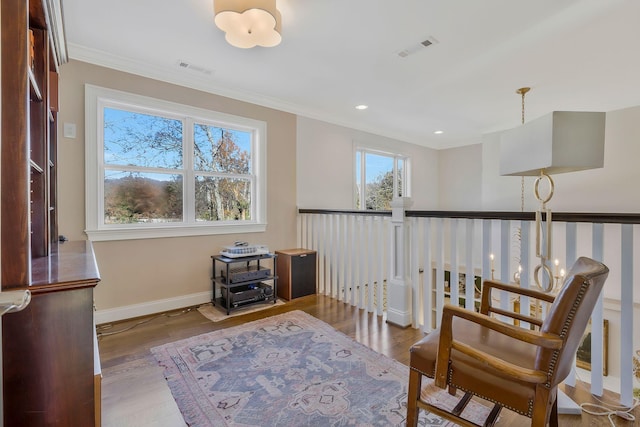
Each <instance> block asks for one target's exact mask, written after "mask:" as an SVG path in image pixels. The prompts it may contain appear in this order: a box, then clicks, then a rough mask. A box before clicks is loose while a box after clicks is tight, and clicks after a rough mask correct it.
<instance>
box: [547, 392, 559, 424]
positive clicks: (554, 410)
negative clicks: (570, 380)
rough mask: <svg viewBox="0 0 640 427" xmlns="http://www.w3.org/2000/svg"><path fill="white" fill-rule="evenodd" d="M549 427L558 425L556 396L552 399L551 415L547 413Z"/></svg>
mask: <svg viewBox="0 0 640 427" xmlns="http://www.w3.org/2000/svg"><path fill="white" fill-rule="evenodd" d="M549 427H558V397H557V396H556V400H554V401H553V407H552V408H551V415H549Z"/></svg>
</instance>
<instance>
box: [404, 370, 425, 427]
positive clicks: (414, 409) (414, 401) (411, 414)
mask: <svg viewBox="0 0 640 427" xmlns="http://www.w3.org/2000/svg"><path fill="white" fill-rule="evenodd" d="M421 388H422V374H421V373H420V372H417V371H414V370H413V369H409V390H408V396H407V427H416V426H417V425H418V415H419V409H418V399H419V398H420V389H421Z"/></svg>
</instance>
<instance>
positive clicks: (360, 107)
mask: <svg viewBox="0 0 640 427" xmlns="http://www.w3.org/2000/svg"><path fill="white" fill-rule="evenodd" d="M367 108H369V106H368V105H364V104H360V105H356V110H366V109H367Z"/></svg>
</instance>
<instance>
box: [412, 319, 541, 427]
mask: <svg viewBox="0 0 640 427" xmlns="http://www.w3.org/2000/svg"><path fill="white" fill-rule="evenodd" d="M453 336H454V337H455V339H456V341H460V342H463V343H465V344H467V345H469V346H471V347H473V348H475V349H476V350H480V351H482V352H485V353H487V354H490V355H492V356H495V357H499V358H500V359H503V360H504V361H506V362H509V363H513V364H514V365H518V366H521V367H525V368H529V369H534V364H535V358H536V346H534V345H531V344H528V343H524V342H522V341H519V340H516V339H513V338H511V337H509V336H507V335H503V334H500V333H498V332H496V331H493V330H490V329H488V328H485V327H483V326H480V325H478V324H475V323H473V322H469V321H467V320H465V319H460V318H454V319H453ZM439 340H440V330H439V329H436V330H435V331H433V332H431V333H429V334H428V335H427V336H425V337H424V338H423V339H422V340H420V341H418V342H417V343H415V344H414V345H413V346H412V347H411V350H410V351H411V358H410V367H411V369H413V370H415V371H418V372H420V373H422V374H423V375H425V376H427V377H429V378H434V376H435V366H436V359H437V351H438V343H439ZM448 375H449V380H448V384H450V385H451V386H453V387H456V388H459V389H461V390H463V391H465V392H467V391H469V392H472V393H473V394H475V395H478V396H480V397H482V398H485V399H487V400H489V401H492V402H500V404H501V405H502V406H504V407H507V408H509V409H511V410H514V411H516V412H519V413H521V414H523V415H526V416H529V417H531V411H532V407H533V400H534V398H535V390H534V388H533V387H531V384H527V383H519V382H517V381H514V379H513V378H510V379H507V378H505V374H504V373H501V372H500V371H498V370H496V369H493V368H491V367H490V366H489V365H487V364H485V363H482V362H480V361H478V360H476V359H474V358H472V357H469V356H467V355H464V354H462V353H461V352H459V351H457V350H455V349H454V350H452V352H451V364H450V366H449V372H448Z"/></svg>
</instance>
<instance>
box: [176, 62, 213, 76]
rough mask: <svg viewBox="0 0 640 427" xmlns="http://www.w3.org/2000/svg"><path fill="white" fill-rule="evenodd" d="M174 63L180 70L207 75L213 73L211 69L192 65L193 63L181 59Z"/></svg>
mask: <svg viewBox="0 0 640 427" xmlns="http://www.w3.org/2000/svg"><path fill="white" fill-rule="evenodd" d="M176 65H177V66H178V68H180V69H182V70H191V71H195V72H197V73H202V74H206V75H207V76H210V75H212V74H213V70H210V69H208V68H204V67H201V66H199V65H194V64H191V63H189V62H186V61H182V60H178V62H176Z"/></svg>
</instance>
